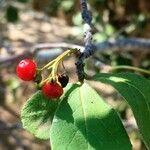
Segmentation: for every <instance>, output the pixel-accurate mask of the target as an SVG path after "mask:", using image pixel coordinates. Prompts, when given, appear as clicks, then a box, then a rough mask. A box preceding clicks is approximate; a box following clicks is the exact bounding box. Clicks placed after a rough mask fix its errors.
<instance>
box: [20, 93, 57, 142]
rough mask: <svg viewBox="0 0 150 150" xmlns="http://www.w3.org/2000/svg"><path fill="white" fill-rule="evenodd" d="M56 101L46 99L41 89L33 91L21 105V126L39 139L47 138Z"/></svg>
mask: <svg viewBox="0 0 150 150" xmlns="http://www.w3.org/2000/svg"><path fill="white" fill-rule="evenodd" d="M57 105H58V102H56V101H52V100H49V99H47V98H46V97H45V96H44V95H43V94H42V92H41V91H38V92H37V93H35V94H34V95H33V96H32V97H31V98H30V99H29V100H28V101H27V102H26V103H25V105H24V106H23V108H22V111H21V121H22V124H23V128H24V129H26V130H27V131H29V132H31V133H32V134H34V135H35V136H36V137H38V138H41V139H49V131H50V126H51V122H52V119H53V116H54V113H55V110H56V108H57Z"/></svg>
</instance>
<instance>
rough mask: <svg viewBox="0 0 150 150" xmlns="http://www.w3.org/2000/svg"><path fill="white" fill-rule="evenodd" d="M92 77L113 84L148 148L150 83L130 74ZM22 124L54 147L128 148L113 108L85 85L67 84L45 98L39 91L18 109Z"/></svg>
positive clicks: (105, 149) (128, 149) (118, 149)
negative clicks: (59, 93) (60, 93)
mask: <svg viewBox="0 0 150 150" xmlns="http://www.w3.org/2000/svg"><path fill="white" fill-rule="evenodd" d="M93 80H96V81H100V82H103V83H106V84H110V85H112V86H113V87H114V88H115V89H116V90H117V91H118V92H119V93H120V94H121V96H122V97H123V98H124V99H125V100H126V102H127V103H128V104H129V105H130V106H131V109H132V111H133V114H134V116H135V119H136V121H137V124H138V127H139V130H140V133H141V135H142V137H143V140H144V142H145V144H146V146H147V148H150V132H149V131H150V126H149V125H150V82H149V80H146V79H144V78H143V77H141V76H139V75H136V74H131V73H119V74H104V73H99V74H97V75H95V76H94V77H93ZM21 119H22V123H23V127H24V128H25V129H26V130H28V131H29V132H31V133H33V134H34V135H35V136H36V137H39V138H41V139H48V138H49V137H50V143H51V147H52V149H54V150H56V149H57V150H63V149H64V150H65V149H71V150H76V149H84V150H94V149H102V150H109V149H111V150H130V149H132V146H131V143H130V141H129V138H128V135H127V133H126V131H125V129H124V127H123V125H122V123H121V120H120V118H119V117H118V115H117V113H116V112H115V110H114V109H113V108H111V107H110V106H109V105H107V104H106V103H105V102H104V100H103V99H102V98H101V97H100V96H99V95H98V94H97V93H96V92H95V90H94V89H92V88H91V87H90V86H89V85H88V84H86V83H84V84H82V85H81V84H68V85H67V87H66V88H65V92H64V94H63V96H62V97H61V98H60V99H59V100H57V101H53V100H49V99H47V98H46V97H45V96H44V95H43V94H42V93H41V91H38V92H37V93H36V94H35V95H33V97H32V98H30V99H29V100H28V101H27V102H26V104H25V105H24V107H23V109H22V112H21Z"/></svg>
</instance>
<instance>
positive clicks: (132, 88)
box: [93, 73, 150, 149]
mask: <svg viewBox="0 0 150 150" xmlns="http://www.w3.org/2000/svg"><path fill="white" fill-rule="evenodd" d="M93 80H97V81H101V82H103V83H107V84H110V85H112V86H113V87H114V88H115V89H116V90H117V91H118V92H119V93H120V94H121V95H122V97H123V98H124V99H125V100H126V101H127V102H128V104H129V105H130V106H131V109H132V111H133V114H134V116H135V119H136V122H137V124H138V127H139V130H140V132H141V134H142V137H143V139H144V141H145V144H146V146H147V148H149V149H150V82H149V81H148V80H146V79H144V78H143V77H141V76H139V75H136V74H132V73H119V74H97V75H95V76H94V78H93Z"/></svg>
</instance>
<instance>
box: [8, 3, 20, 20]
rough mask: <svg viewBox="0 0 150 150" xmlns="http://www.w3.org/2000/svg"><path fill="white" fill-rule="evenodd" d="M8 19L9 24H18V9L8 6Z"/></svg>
mask: <svg viewBox="0 0 150 150" xmlns="http://www.w3.org/2000/svg"><path fill="white" fill-rule="evenodd" d="M6 19H7V21H8V22H16V21H17V20H18V19H19V15H18V9H17V8H16V7H14V6H11V5H10V6H8V7H7V10H6Z"/></svg>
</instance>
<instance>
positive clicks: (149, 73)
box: [110, 65, 150, 75]
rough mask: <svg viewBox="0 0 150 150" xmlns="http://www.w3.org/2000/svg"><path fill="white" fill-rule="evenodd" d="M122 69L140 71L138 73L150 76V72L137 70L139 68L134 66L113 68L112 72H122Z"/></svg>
mask: <svg viewBox="0 0 150 150" xmlns="http://www.w3.org/2000/svg"><path fill="white" fill-rule="evenodd" d="M120 69H127V70H134V71H138V72H141V73H145V74H148V75H150V71H148V70H145V69H141V68H137V67H132V66H124V65H122V66H115V67H112V68H111V69H110V70H111V71H115V70H120Z"/></svg>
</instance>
